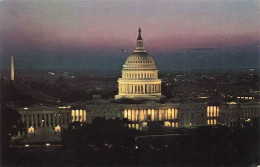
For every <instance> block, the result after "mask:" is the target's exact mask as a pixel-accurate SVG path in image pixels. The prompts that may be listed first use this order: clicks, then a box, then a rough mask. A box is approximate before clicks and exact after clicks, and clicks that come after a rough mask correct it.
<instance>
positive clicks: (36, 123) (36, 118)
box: [35, 114, 38, 127]
mask: <svg viewBox="0 0 260 167" xmlns="http://www.w3.org/2000/svg"><path fill="white" fill-rule="evenodd" d="M35 127H38V115H37V114H35Z"/></svg>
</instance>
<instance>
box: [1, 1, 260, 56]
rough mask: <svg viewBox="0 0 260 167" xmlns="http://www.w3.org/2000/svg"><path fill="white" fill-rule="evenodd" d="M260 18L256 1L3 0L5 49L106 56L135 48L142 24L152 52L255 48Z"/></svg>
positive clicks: (3, 52)
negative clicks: (183, 49)
mask: <svg viewBox="0 0 260 167" xmlns="http://www.w3.org/2000/svg"><path fill="white" fill-rule="evenodd" d="M258 19H259V9H258V2H257V0H247V1H245V0H196V1H195V0H167V1H165V0H162V1H158V0H150V1H147V0H131V1H127V0H112V1H111V0H110V1H109V2H107V1H100V0H66V1H65V0H47V1H40V0H39V1H36V0H31V1H29V0H20V1H14V0H2V1H0V25H1V26H0V46H1V51H0V53H1V57H2V58H3V57H5V56H10V55H9V54H12V53H14V54H15V55H17V54H18V55H31V56H37V55H43V54H45V53H46V54H49V55H48V56H50V53H51V55H55V56H59V55H62V54H64V52H65V53H66V52H69V53H74V52H77V53H79V52H81V53H91V54H93V55H95V53H96V54H98V55H100V54H102V56H106V53H108V55H111V54H114V53H115V54H116V53H117V51H118V50H121V49H122V48H128V49H130V50H132V49H134V47H135V40H136V38H137V33H138V32H137V29H138V27H139V26H140V27H141V28H142V36H143V39H144V46H145V49H146V50H148V51H149V52H151V53H157V52H162V51H165V53H169V52H171V51H175V50H178V49H182V48H208V47H210V48H218V49H223V48H248V47H249V48H251V47H253V48H254V47H257V45H258V41H259V33H258V28H259V24H258V22H259V20H258ZM46 56H47V55H46ZM71 56H73V55H71ZM115 56H116V55H115ZM155 56H157V55H155ZM162 56H163V54H162ZM3 60H4V58H3Z"/></svg>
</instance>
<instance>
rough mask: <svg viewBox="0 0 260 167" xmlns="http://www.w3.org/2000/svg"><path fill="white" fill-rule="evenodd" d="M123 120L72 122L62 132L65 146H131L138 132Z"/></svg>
mask: <svg viewBox="0 0 260 167" xmlns="http://www.w3.org/2000/svg"><path fill="white" fill-rule="evenodd" d="M125 124H126V122H125V121H124V120H119V119H116V120H105V119H104V118H95V119H94V120H93V122H92V123H91V124H87V123H80V122H74V123H72V124H70V125H69V127H68V129H67V130H64V131H63V133H62V142H63V144H64V146H65V147H74V148H86V147H88V145H96V146H98V147H99V148H102V147H104V146H105V144H110V145H113V147H115V148H116V147H122V146H133V145H134V143H135V137H136V136H137V135H138V134H139V133H140V132H139V131H137V130H131V129H129V128H128V127H126V126H125Z"/></svg>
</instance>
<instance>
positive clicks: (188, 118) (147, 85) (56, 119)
mask: <svg viewBox="0 0 260 167" xmlns="http://www.w3.org/2000/svg"><path fill="white" fill-rule="evenodd" d="M138 33H139V34H138V38H137V41H136V49H135V50H134V51H133V53H132V54H130V55H129V56H128V57H127V59H126V61H125V64H124V65H123V69H122V77H121V78H119V79H118V81H117V82H118V94H117V95H116V96H115V99H109V100H105V99H92V100H88V101H85V102H80V103H71V104H65V103H62V104H60V105H53V104H42V103H41V104H34V105H32V106H15V107H14V108H15V109H16V110H18V112H19V113H20V114H21V121H22V122H23V123H24V124H25V125H26V128H27V132H26V137H27V138H34V137H35V136H37V135H39V134H41V133H40V132H43V131H45V130H46V129H48V131H49V132H50V133H52V134H55V135H57V134H60V132H62V130H63V129H66V128H68V125H69V124H70V123H73V122H76V121H78V122H87V123H91V122H92V121H93V120H94V119H95V118H97V117H103V118H105V119H127V120H128V125H127V126H129V128H134V129H137V130H142V131H149V130H151V125H152V124H154V123H156V124H158V125H160V128H159V129H160V130H172V129H175V128H180V127H189V128H190V127H196V126H212V125H226V126H241V125H242V122H243V121H250V119H252V118H254V117H259V116H260V110H259V109H260V107H259V106H260V104H259V102H256V101H252V102H246V103H236V102H234V103H226V102H215V103H212V102H205V101H204V102H201V101H190V100H189V101H187V102H185V101H184V102H178V103H176V102H170V101H166V102H161V99H164V98H165V97H164V96H163V95H162V93H161V82H162V81H161V79H159V78H158V69H157V67H156V65H155V61H154V59H153V57H152V56H151V55H149V54H148V53H147V52H146V51H145V49H144V46H143V39H142V36H141V29H140V28H139V32H138ZM123 99H127V100H128V99H130V100H131V101H133V102H132V103H130V104H126V103H122V102H120V101H122V100H123ZM21 135H23V136H24V135H25V134H21ZM42 139H43V138H42Z"/></svg>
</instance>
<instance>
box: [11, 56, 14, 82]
mask: <svg viewBox="0 0 260 167" xmlns="http://www.w3.org/2000/svg"><path fill="white" fill-rule="evenodd" d="M11 81H14V56H13V55H12V56H11Z"/></svg>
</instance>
